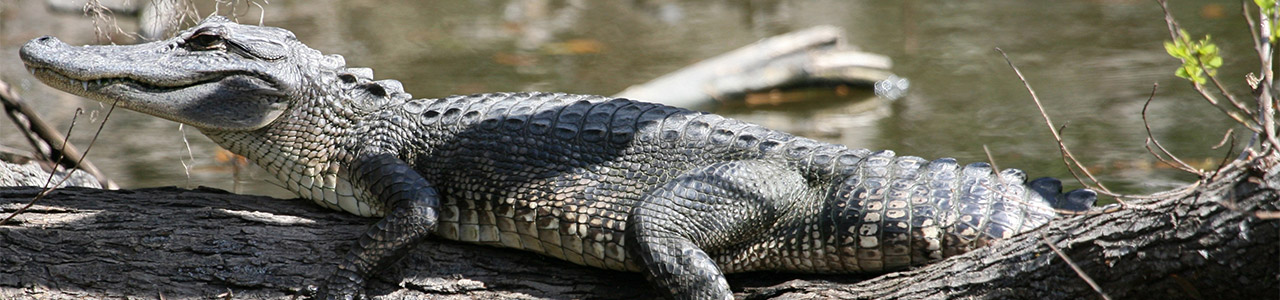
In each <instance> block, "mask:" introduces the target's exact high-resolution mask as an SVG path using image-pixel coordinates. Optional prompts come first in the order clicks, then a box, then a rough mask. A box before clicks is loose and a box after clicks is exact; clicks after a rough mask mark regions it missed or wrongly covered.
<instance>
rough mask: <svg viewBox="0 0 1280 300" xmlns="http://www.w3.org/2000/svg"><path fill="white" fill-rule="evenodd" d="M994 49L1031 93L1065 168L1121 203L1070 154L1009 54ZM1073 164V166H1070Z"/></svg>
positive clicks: (1057, 130) (1069, 150) (1113, 193)
mask: <svg viewBox="0 0 1280 300" xmlns="http://www.w3.org/2000/svg"><path fill="white" fill-rule="evenodd" d="M996 51H998V52H1000V55H1002V56H1004V61H1005V62H1007V63H1009V67H1010V68H1013V73H1014V74H1016V75H1018V79H1020V80H1022V84H1023V85H1024V86H1025V87H1026V88H1027V92H1028V93H1031V100H1032V101H1035V104H1036V108H1038V109H1040V117H1042V118H1044V122H1045V124H1047V125H1048V126H1049V132H1050V133H1052V134H1053V139H1054V140H1055V141H1057V142H1058V151H1061V152H1062V162H1063V163H1064V164H1066V165H1067V170H1068V171H1071V175H1072V176H1076V180H1077V181H1079V182H1080V184H1081V185H1084V186H1086V187H1089V186H1094V187H1096V188H1094V190H1096V191H1097V192H1099V193H1102V194H1106V195H1108V196H1112V197H1116V201H1117V202H1120V203H1121V204H1123V203H1124V201H1123V200H1120V196H1121V195H1119V194H1116V193H1115V192H1112V191H1111V189H1109V188H1107V187H1106V186H1105V185H1103V184H1102V182H1101V181H1098V178H1097V177H1094V176H1093V173H1091V172H1089V169H1088V168H1085V166H1084V164H1082V163H1080V161H1079V160H1077V159H1076V158H1075V155H1073V154H1071V149H1069V148H1068V147H1067V144H1066V143H1064V142H1063V141H1062V135H1061V134H1059V131H1060V130H1059V129H1057V128H1056V127H1054V125H1053V120H1052V119H1050V118H1049V113H1048V112H1046V111H1045V110H1044V105H1043V104H1041V102H1040V97H1039V96H1036V91H1035V89H1034V88H1031V83H1028V82H1027V78H1026V77H1024V76H1022V71H1021V70H1019V69H1018V66H1016V65H1014V64H1013V60H1010V59H1009V54H1006V53H1005V52H1004V50H1002V49H1000V48H999V47H997V48H996ZM1073 164H1074V168H1073V166H1072V165H1073ZM1075 169H1079V170H1080V172H1081V173H1084V175H1085V176H1087V177H1088V178H1089V180H1090V181H1092V182H1093V183H1094V184H1093V185H1089V184H1087V183H1085V182H1084V181H1083V180H1082V179H1080V176H1078V175H1076V171H1075Z"/></svg>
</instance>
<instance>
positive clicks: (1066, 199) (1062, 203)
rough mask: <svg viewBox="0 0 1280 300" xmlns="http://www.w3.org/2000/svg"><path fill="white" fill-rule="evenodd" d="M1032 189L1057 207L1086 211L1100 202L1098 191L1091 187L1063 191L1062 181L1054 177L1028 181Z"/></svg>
mask: <svg viewBox="0 0 1280 300" xmlns="http://www.w3.org/2000/svg"><path fill="white" fill-rule="evenodd" d="M1027 185H1028V186H1030V187H1031V189H1033V190H1035V191H1036V193H1039V194H1040V196H1041V197H1044V199H1046V200H1048V201H1049V204H1050V206H1053V208H1055V209H1060V210H1066V211H1074V212H1084V211H1088V210H1089V208H1091V207H1093V205H1094V203H1097V202H1098V193H1097V192H1094V191H1093V190H1090V189H1077V190H1072V191H1070V192H1066V193H1063V192H1062V181H1061V180H1058V179H1057V178H1053V177H1041V178H1036V180H1032V181H1031V182H1028V183H1027Z"/></svg>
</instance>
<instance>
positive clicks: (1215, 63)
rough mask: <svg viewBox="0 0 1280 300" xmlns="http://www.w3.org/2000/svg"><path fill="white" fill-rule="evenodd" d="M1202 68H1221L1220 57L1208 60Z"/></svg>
mask: <svg viewBox="0 0 1280 300" xmlns="http://www.w3.org/2000/svg"><path fill="white" fill-rule="evenodd" d="M1204 66H1206V67H1209V69H1210V70H1213V69H1217V68H1219V67H1222V57H1218V56H1214V57H1212V58H1209V61H1206V62H1205V63H1204Z"/></svg>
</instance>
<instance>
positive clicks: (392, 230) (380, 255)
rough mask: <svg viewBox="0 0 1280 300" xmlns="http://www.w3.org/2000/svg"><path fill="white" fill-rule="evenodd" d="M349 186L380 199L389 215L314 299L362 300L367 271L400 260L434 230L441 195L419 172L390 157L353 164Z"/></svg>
mask: <svg viewBox="0 0 1280 300" xmlns="http://www.w3.org/2000/svg"><path fill="white" fill-rule="evenodd" d="M354 165H355V168H354V169H353V170H351V178H352V182H353V183H355V184H356V185H358V186H361V187H363V188H364V190H365V191H367V192H368V193H369V194H370V195H371V196H373V197H375V198H377V199H378V200H380V201H382V203H383V204H384V205H386V207H388V209H389V211H388V212H387V214H386V217H385V218H383V219H382V220H380V221H378V223H377V224H374V225H373V227H370V228H369V230H368V231H366V232H365V234H364V235H362V236H360V240H359V241H357V242H356V244H355V245H353V246H352V247H351V251H350V252H348V253H347V256H346V257H344V258H343V259H342V262H341V263H339V264H338V270H337V271H335V272H334V274H333V275H331V276H329V278H328V280H327V281H326V282H325V284H324V285H323V286H321V287H320V291H319V293H318V294H317V295H316V297H315V298H317V299H353V298H356V299H363V298H364V291H363V288H364V280H365V278H366V277H368V276H369V274H370V273H373V272H374V271H377V270H379V269H382V268H385V267H387V266H388V265H390V264H391V263H393V262H395V261H396V260H399V259H400V257H403V256H404V254H405V253H407V252H408V251H409V250H410V249H413V247H414V246H415V245H417V244H418V243H420V242H422V241H423V240H425V239H426V237H427V236H428V234H429V233H430V232H431V230H432V229H433V228H435V225H436V220H437V212H438V211H439V209H440V195H439V194H437V193H436V190H435V188H433V187H431V184H430V183H429V182H427V180H426V179H424V178H422V176H421V175H420V174H418V172H417V171H414V170H413V168H412V167H410V166H409V165H408V164H406V163H405V162H404V161H401V160H400V159H399V158H396V157H395V156H392V155H390V154H381V155H372V156H367V157H365V158H362V159H358V160H357V161H356V162H355V164H354Z"/></svg>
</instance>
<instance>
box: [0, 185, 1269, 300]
mask: <svg viewBox="0 0 1280 300" xmlns="http://www.w3.org/2000/svg"><path fill="white" fill-rule="evenodd" d="M1277 186H1280V168H1271V169H1265V170H1264V169H1261V168H1260V167H1257V165H1255V164H1246V163H1240V164H1237V165H1236V166H1235V167H1234V168H1232V169H1230V170H1228V171H1227V172H1223V173H1222V174H1219V175H1218V176H1216V177H1214V179H1213V180H1211V181H1209V182H1206V183H1205V184H1203V185H1201V186H1200V188H1199V189H1197V190H1196V192H1194V193H1191V194H1189V195H1186V196H1183V197H1170V196H1166V197H1160V199H1154V200H1150V201H1147V202H1143V204H1142V206H1144V207H1143V208H1141V209H1127V210H1121V211H1118V212H1112V213H1107V214H1096V215H1088V216H1074V217H1065V218H1059V219H1058V220H1056V221H1055V222H1054V223H1052V224H1051V225H1050V226H1048V227H1046V228H1044V229H1042V230H1038V231H1034V232H1031V233H1030V234H1025V235H1021V236H1018V237H1016V238H1014V239H1011V240H1008V241H1006V242H1004V243H1001V244H999V245H996V246H993V247H988V248H984V249H980V250H977V251H974V252H971V253H969V254H966V255H962V256H958V257H954V258H951V259H948V260H946V261H943V262H940V263H937V264H933V265H929V266H925V267H920V268H917V269H914V270H908V271H903V272H896V273H890V274H885V275H882V276H878V277H873V276H867V275H846V276H813V275H793V274H759V273H755V274H740V275H731V276H730V277H729V280H730V282H731V283H732V284H733V285H734V289H735V290H736V291H739V292H740V293H739V296H740V297H746V298H774V297H776V298H783V299H807V298H900V299H901V298H957V297H979V298H1039V299H1066V298H1071V299H1080V298H1085V299H1095V298H1099V295H1098V293H1097V292H1095V291H1094V290H1093V289H1091V288H1090V287H1089V286H1088V285H1087V284H1086V283H1085V282H1084V281H1083V280H1082V279H1081V278H1080V276H1078V275H1077V274H1076V273H1075V272H1073V271H1072V270H1071V268H1070V267H1069V266H1068V265H1067V264H1066V263H1064V260H1063V259H1062V258H1061V257H1059V256H1058V255H1055V254H1054V253H1053V252H1052V251H1051V250H1050V249H1049V247H1048V245H1047V243H1050V242H1051V243H1053V244H1055V245H1057V246H1058V247H1059V248H1061V249H1062V250H1063V251H1064V252H1065V253H1066V255H1067V256H1068V257H1070V258H1071V259H1072V260H1073V261H1075V262H1076V263H1077V264H1078V265H1079V266H1080V267H1081V268H1082V269H1083V271H1084V273H1085V274H1088V276H1090V277H1092V278H1093V279H1094V280H1096V281H1097V282H1098V283H1099V285H1101V288H1102V290H1103V291H1105V292H1106V293H1107V294H1108V295H1109V296H1111V297H1113V298H1117V299H1123V298H1162V297H1164V298H1208V299H1213V298H1233V299H1259V298H1266V299H1274V298H1276V297H1280V283H1278V280H1277V279H1278V277H1277V276H1280V242H1278V239H1277V235H1278V234H1280V220H1276V219H1268V218H1260V217H1258V213H1259V212H1261V213H1264V214H1265V213H1267V212H1272V211H1277V210H1280V209H1278V208H1277V204H1278V201H1277V196H1278V195H1280V193H1277V190H1276V189H1275V188H1276V187H1277ZM38 192H39V190H38V189H35V188H4V187H0V211H3V216H8V215H9V214H10V213H12V212H13V211H15V210H16V209H17V208H18V207H20V206H22V205H24V204H25V203H27V202H28V201H30V199H31V198H32V197H34V196H35V195H36V194H37V193H38ZM15 220H16V222H11V223H10V224H4V225H2V226H0V298H3V299H10V298H40V299H67V298H109V297H138V298H162V297H163V298H166V299H181V298H213V297H218V296H220V295H222V296H227V297H232V298H236V299H260V298H295V296H296V295H299V294H300V293H301V292H300V289H301V288H303V287H306V286H307V285H311V284H316V283H317V282H318V280H320V279H322V278H324V277H325V276H327V275H328V274H329V272H330V271H331V269H332V268H333V267H334V265H335V264H336V262H337V261H338V258H339V257H340V255H341V254H342V253H344V252H345V251H346V250H347V248H348V247H349V245H350V243H351V242H352V241H354V240H355V239H356V237H357V236H358V235H359V234H360V233H362V232H363V231H364V229H365V227H366V226H368V225H369V224H371V223H372V222H373V221H374V220H372V219H364V218H359V217H354V216H349V215H347V214H344V213H340V212H335V211H330V210H325V209H322V208H319V207H317V206H316V205H314V204H312V203H310V202H308V201H303V200H296V199H295V200H281V199H272V198H267V197H258V196H245V195H235V194H230V193H227V192H223V191H220V190H209V189H196V190H185V189H177V188H158V189H141V190H126V191H105V190H95V189H82V188H68V189H63V190H59V191H57V192H54V193H53V194H51V195H50V196H49V197H48V198H46V199H42V200H40V201H39V202H37V203H36V204H35V205H34V206H33V207H32V208H31V209H30V210H28V211H26V212H24V213H22V214H20V215H19V216H18V217H17V218H16V219H15ZM369 292H370V295H371V296H376V297H381V298H386V299H401V298H467V299H469V298H624V299H625V298H652V297H654V295H655V294H653V293H652V292H651V291H650V288H649V287H648V285H647V283H645V281H644V279H643V278H642V277H641V276H640V275H639V274H633V273H620V272H612V271H604V270H596V269H591V268H585V267H579V266H576V265H572V264H569V263H566V262H562V261H559V260H556V259H552V258H546V257H542V256H538V255H534V254H530V253H525V252H519V251H512V250H505V249H496V248H490V247H484V246H476V245H470V244H461V243H454V242H449V241H433V242H430V243H426V244H424V245H422V246H421V247H419V248H418V249H417V250H416V251H414V253H412V254H411V255H410V256H409V257H407V258H406V259H405V260H403V261H401V263H400V264H398V267H397V268H396V269H394V270H389V271H387V272H383V273H382V274H380V278H378V279H377V280H374V281H373V282H372V284H371V287H370V290H369Z"/></svg>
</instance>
